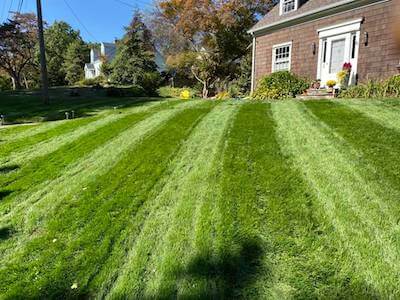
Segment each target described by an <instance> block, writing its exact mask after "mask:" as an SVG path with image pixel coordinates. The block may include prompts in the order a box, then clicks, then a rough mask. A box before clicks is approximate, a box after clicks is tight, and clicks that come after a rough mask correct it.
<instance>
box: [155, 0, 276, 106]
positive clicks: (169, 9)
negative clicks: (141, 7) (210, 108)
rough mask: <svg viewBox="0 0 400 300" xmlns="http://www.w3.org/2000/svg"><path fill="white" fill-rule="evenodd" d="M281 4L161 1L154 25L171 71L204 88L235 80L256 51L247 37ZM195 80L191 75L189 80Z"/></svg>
mask: <svg viewBox="0 0 400 300" xmlns="http://www.w3.org/2000/svg"><path fill="white" fill-rule="evenodd" d="M276 2H277V1H276V0H159V2H158V5H157V6H158V10H157V13H155V16H154V20H153V24H155V25H154V27H155V28H153V31H154V32H155V37H156V38H157V41H158V46H159V47H160V48H161V49H162V51H163V53H164V54H165V55H166V56H167V57H168V58H169V59H168V60H167V63H168V62H173V63H168V65H169V66H170V67H173V68H182V69H183V70H186V72H189V70H190V75H191V76H193V77H194V78H195V79H196V80H197V81H199V82H200V83H201V84H202V85H203V97H205V98H206V97H208V95H209V92H210V89H211V88H212V87H213V86H214V85H215V84H216V83H217V82H222V81H226V80H227V79H233V78H232V77H233V76H232V74H235V72H237V70H238V67H239V63H240V61H241V59H242V58H243V57H245V55H246V54H247V53H248V52H249V51H250V50H249V45H250V44H251V36H250V35H249V34H247V30H248V29H250V28H251V27H252V26H253V25H254V24H255V23H256V22H257V20H258V17H259V16H260V15H263V14H265V13H266V12H267V11H268V10H270V9H271V8H272V7H273V5H274V4H276ZM188 75H189V74H188Z"/></svg>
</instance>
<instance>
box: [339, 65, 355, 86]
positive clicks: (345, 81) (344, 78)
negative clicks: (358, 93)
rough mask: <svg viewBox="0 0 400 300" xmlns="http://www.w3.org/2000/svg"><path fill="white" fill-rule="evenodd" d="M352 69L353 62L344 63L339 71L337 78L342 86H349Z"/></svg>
mask: <svg viewBox="0 0 400 300" xmlns="http://www.w3.org/2000/svg"><path fill="white" fill-rule="evenodd" d="M351 69H352V65H351V63H344V65H343V68H342V70H341V71H339V72H338V73H337V79H338V82H339V84H340V87H341V88H347V87H348V86H349V84H350V75H351Z"/></svg>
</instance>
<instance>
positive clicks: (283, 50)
mask: <svg viewBox="0 0 400 300" xmlns="http://www.w3.org/2000/svg"><path fill="white" fill-rule="evenodd" d="M291 56H292V43H287V44H282V45H276V46H274V47H273V48H272V72H276V71H290V62H291Z"/></svg>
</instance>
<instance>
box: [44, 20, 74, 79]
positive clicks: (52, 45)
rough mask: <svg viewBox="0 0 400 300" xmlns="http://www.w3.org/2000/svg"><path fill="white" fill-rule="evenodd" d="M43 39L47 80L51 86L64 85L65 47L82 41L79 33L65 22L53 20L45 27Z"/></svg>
mask: <svg viewBox="0 0 400 300" xmlns="http://www.w3.org/2000/svg"><path fill="white" fill-rule="evenodd" d="M45 40H46V54H47V69H48V73H49V82H50V84H51V85H52V86H57V85H65V84H66V70H65V68H64V66H65V64H64V62H65V58H66V55H67V49H68V47H69V45H70V44H71V43H72V42H75V41H82V38H81V36H80V33H79V31H76V30H74V29H73V28H72V27H71V26H70V25H69V24H68V23H66V22H63V21H61V22H54V24H52V25H51V26H50V27H49V28H47V29H46V31H45Z"/></svg>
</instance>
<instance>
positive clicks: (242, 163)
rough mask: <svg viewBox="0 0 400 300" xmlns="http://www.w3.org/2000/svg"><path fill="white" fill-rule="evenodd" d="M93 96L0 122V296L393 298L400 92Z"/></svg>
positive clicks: (398, 252)
mask: <svg viewBox="0 0 400 300" xmlns="http://www.w3.org/2000/svg"><path fill="white" fill-rule="evenodd" d="M97 101H98V102H93V103H89V101H83V100H82V101H81V102H80V101H78V100H76V101H74V103H73V105H74V107H76V108H79V109H81V111H82V112H83V111H86V112H88V114H82V115H80V117H78V118H77V119H76V120H65V121H54V122H45V123H41V124H36V125H30V126H15V127H9V128H5V129H0V154H1V158H0V163H1V166H0V282H1V285H0V298H1V299H3V298H4V299H14V298H54V299H60V298H109V299H121V298H130V299H171V298H172V299H174V298H182V299H209V298H214V299H297V298H300V299H336V298H346V299H347V298H361V299H364V298H397V297H399V296H400V291H399V289H398V282H399V279H400V271H399V269H400V263H399V262H400V243H399V239H398V235H399V233H400V227H399V225H398V219H399V217H398V216H399V213H400V205H399V203H398V199H399V198H400V179H399V178H400V176H399V171H398V170H400V158H399V156H398V149H399V146H400V144H399V143H400V123H399V117H400V110H399V107H400V105H399V104H398V103H396V102H395V101H393V100H391V101H388V100H385V101H383V100H382V101H371V102H365V100H363V101H358V100H345V101H321V102H319V101H318V102H317V101H316V102H305V103H302V102H294V101H285V102H275V103H246V102H241V101H235V102H234V101H226V102H218V101H198V100H193V101H178V100H171V101H156V102H151V103H145V102H144V103H138V102H137V101H136V102H132V103H129V102H127V103H126V104H127V105H125V106H123V105H122V104H121V105H122V106H121V107H119V108H117V109H114V108H112V107H110V106H111V105H112V104H110V103H108V102H107V99H98V100H97ZM108 101H109V100H108ZM121 103H122V102H121ZM10 105H11V106H10V107H11V108H12V109H14V110H16V109H17V108H18V105H14V104H12V102H11V100H10ZM65 105H67V103H63V102H60V103H59V104H57V105H54V106H53V107H52V108H51V111H48V112H45V111H43V110H42V109H41V108H40V107H39V106H38V105H36V104H32V112H31V116H32V117H33V116H35V118H36V116H38V115H52V114H53V113H54V110H57V109H60V108H61V107H63V106H65ZM103 105H104V108H102V107H103ZM85 106H86V108H85ZM90 107H92V108H90ZM11 108H10V110H11ZM26 109H27V108H26ZM90 110H92V112H91V113H92V114H93V115H90V114H89V111H90ZM28 115H29V114H28Z"/></svg>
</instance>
